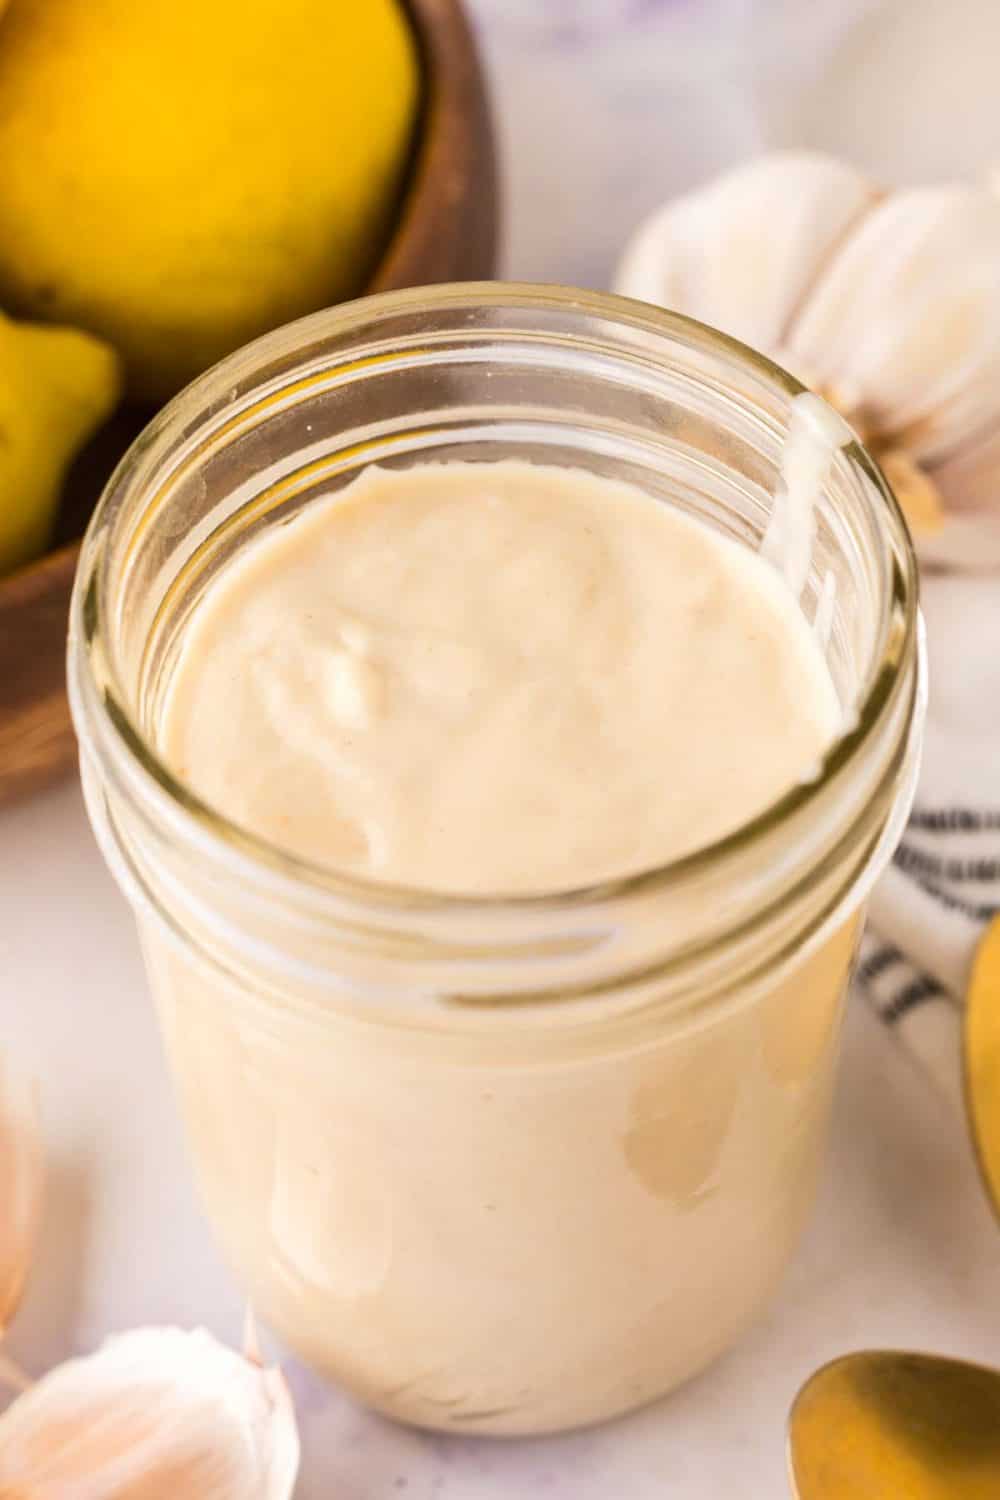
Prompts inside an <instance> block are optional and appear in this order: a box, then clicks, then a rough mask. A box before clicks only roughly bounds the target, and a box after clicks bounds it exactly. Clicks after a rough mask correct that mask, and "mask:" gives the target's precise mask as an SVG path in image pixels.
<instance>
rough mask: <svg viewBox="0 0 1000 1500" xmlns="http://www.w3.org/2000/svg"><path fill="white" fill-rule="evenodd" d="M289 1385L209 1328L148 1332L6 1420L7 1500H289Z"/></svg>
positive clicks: (1, 1423)
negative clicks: (10, 1498) (228, 1346)
mask: <svg viewBox="0 0 1000 1500" xmlns="http://www.w3.org/2000/svg"><path fill="white" fill-rule="evenodd" d="M298 1465H299V1440H298V1433H297V1429H296V1425H295V1416H294V1412H293V1410H292V1404H291V1399H290V1397H289V1394H288V1389H287V1386H286V1385H285V1382H284V1380H283V1379H282V1377H281V1375H280V1373H279V1372H278V1371H277V1370H265V1369H262V1368H261V1367H260V1366H259V1364H257V1363H255V1362H254V1361H253V1360H252V1359H247V1358H244V1357H243V1356H242V1355H239V1354H236V1353H234V1352H233V1351H232V1350H229V1349H226V1348H224V1347H223V1346H222V1345H221V1344H219V1343H217V1342H216V1340H215V1339H213V1338H212V1337H211V1336H210V1335H209V1334H208V1333H206V1332H205V1331H204V1330H198V1331H196V1332H193V1333H186V1332H184V1331H182V1330H181V1329H178V1328H147V1329H138V1330H136V1331H135V1332H133V1333H125V1334H121V1335H119V1336H118V1337H116V1338H112V1339H109V1340H108V1342H107V1343H106V1344H105V1345H104V1346H103V1348H101V1349H100V1350H99V1351H98V1352H97V1353H96V1354H94V1355H91V1356H89V1357H87V1358H83V1359H74V1360H70V1361H69V1362H68V1363H67V1364H64V1365H61V1366H60V1367H59V1368H58V1369H56V1370H54V1371H53V1372H52V1373H51V1374H50V1375H47V1376H46V1377H45V1378H44V1379H43V1380H41V1381H39V1382H38V1384H37V1385H35V1386H32V1387H31V1389H30V1390H28V1391H27V1392H25V1394H24V1395H23V1396H20V1397H19V1398H18V1399H17V1400H16V1401H15V1402H14V1403H13V1405H12V1406H10V1407H9V1408H8V1410H7V1411H6V1412H5V1413H4V1415H3V1416H2V1417H0V1496H6V1495H10V1496H16V1497H17V1500H68V1497H70V1496H72V1500H289V1497H290V1496H291V1493H292V1490H293V1488H294V1485H295V1478H296V1474H297V1472H298Z"/></svg>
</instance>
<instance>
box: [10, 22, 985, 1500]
mask: <svg viewBox="0 0 1000 1500" xmlns="http://www.w3.org/2000/svg"><path fill="white" fill-rule="evenodd" d="M478 8H479V10H480V12H481V15H482V17H483V20H484V26H485V30H486V39H487V47H488V52H489V57H490V62H491V65H492V68H493V71H494V77H495V91H496V95H497V99H498V103H499V105H500V107H501V109H502V111H503V121H504V124H503V132H502V134H503V140H504V144H505V147H506V150H507V156H508V191H509V221H508V222H509V231H508V242H507V255H506V269H507V270H508V272H509V273H512V274H517V275H523V276H537V277H540V278H547V279H554V278H561V279H564V280H576V281H578V282H590V283H594V284H603V283H605V282H606V281H607V279H608V277H609V274H610V269H611V265H612V262H613V259H614V255H615V253H616V250H617V248H618V246H619V244H620V242H621V240H622V238H623V237H624V235H625V233H626V232H627V231H628V229H629V228H630V227H631V225H632V223H633V222H634V221H635V219H636V218H637V217H638V215H639V214H640V213H641V212H643V211H644V210H645V209H646V208H648V207H650V206H652V204H654V203H655V202H656V201H658V200H659V199H660V198H661V197H662V196H663V195H664V194H665V193H666V192H668V191H670V190H673V189H675V188H676V187H679V186H683V185H685V184H686V183H688V182H691V181H693V180H695V179H696V178H697V177H698V176H700V175H701V174H702V173H703V172H705V171H708V170H712V169H714V167H716V166H717V165H721V164H722V163H723V162H725V161H728V160H731V159H733V158H734V157H736V156H739V155H742V154H745V152H746V151H748V150H751V149H753V148H754V147H755V146H756V145H757V144H758V139H757V135H758V133H759V132H760V130H761V129H762V127H761V126H760V121H759V111H758V110H757V109H756V108H755V107H754V105H753V89H752V87H751V83H748V82H747V80H746V77H745V73H746V53H745V50H744V49H743V44H742V43H741V36H743V35H745V33H743V32H741V30H740V27H742V26H745V23H746V19H747V14H748V11H750V10H753V8H754V7H753V5H752V4H750V3H749V0H748V3H737V0H733V3H726V0H701V3H700V4H697V3H695V0H673V3H672V4H671V3H666V0H590V3H586V4H584V3H582V0H579V3H577V0H507V3H505V0H478ZM782 8H784V9H785V11H786V12H788V10H789V8H788V6H787V4H786V5H784V7H783V6H782V5H781V4H778V0H775V3H774V4H771V3H770V0H765V4H764V6H763V9H766V10H769V11H772V12H773V13H774V16H778V14H779V12H780V11H781V10H782ZM849 8H850V7H846V6H841V7H839V9H838V14H839V15H841V16H842V15H843V14H844V13H845V10H846V9H849ZM820 9H822V8H820ZM830 9H831V11H832V9H833V7H831V8H830ZM581 18H582V19H581ZM789 24H790V25H791V22H790V23H789ZM778 37H779V43H780V45H779V48H778V50H779V51H780V50H781V47H783V46H785V45H786V43H787V46H788V47H789V48H793V49H794V47H799V48H801V38H799V41H798V42H796V40H795V37H794V36H793V35H792V32H791V31H789V32H788V33H787V35H786V33H784V32H782V31H780V28H779V32H778ZM734 84H738V85H739V87H736V88H735V92H734ZM713 121H714V124H713V123H712V122H713ZM0 1045H2V1046H3V1047H9V1048H10V1050H11V1052H12V1054H14V1055H15V1056H16V1057H17V1059H18V1061H19V1062H20V1063H22V1064H24V1065H25V1066H27V1067H32V1068H35V1069H36V1070H37V1071H38V1073H39V1074H40V1076H41V1077H42V1079H43V1082H44V1094H45V1112H46V1123H47V1128H48V1133H49V1139H50V1143H51V1149H52V1154H53V1162H54V1168H53V1183H52V1192H51V1194H50V1200H49V1209H48V1217H47V1222H46V1225H45V1232H44V1235H43V1242H42V1250H41V1254H40V1257H39V1260H38V1263H37V1265H36V1268H35V1274H34V1277H33V1280H32V1283H31V1286H30V1289H29V1295H28V1298H27V1301H26V1303H25V1305H24V1307H23V1310H22V1313H21V1315H20V1317H19V1318H18V1321H17V1323H16V1326H15V1331H14V1335H13V1339H12V1353H14V1354H15V1356H16V1357H19V1358H20V1359H21V1360H22V1361H23V1363H24V1364H25V1365H26V1366H27V1367H28V1368H30V1369H31V1370H34V1371H41V1370H43V1369H44V1368H45V1367H46V1366H47V1365H48V1364H50V1363H52V1362H53V1361H55V1360H58V1359H61V1358H63V1357H65V1356H66V1355H67V1354H69V1353H71V1352H74V1351H82V1350H86V1349H90V1348H92V1347H94V1345H95V1344H97V1343H98V1342H99V1341H100V1339H101V1338H102V1337H103V1336H104V1335H105V1334H107V1333H109V1332H111V1331H113V1330H116V1329H121V1328H125V1327H128V1326H131V1325H134V1324H137V1323H149V1322H179V1323H182V1324H194V1323H204V1324H206V1325H208V1326H209V1327H210V1328H211V1329H213V1330H214V1331H215V1332H217V1333H218V1334H219V1335H220V1336H222V1337H225V1338H229V1339H236V1338H238V1335H239V1327H240V1317H241V1304H240V1298H239V1295H238V1293H237V1291H236V1289H235V1287H234V1285H233V1284H232V1282H231V1280H230V1278H229V1276H228V1274H227V1272H226V1271H225V1269H224V1268H223V1267H222V1265H221V1264H220V1262H219V1260H218V1258H217V1256H216V1254H215V1252H214V1250H213V1247H212V1244H211V1242H210V1240H209V1237H208V1233H207V1230H206V1228H205V1225H204V1223H203V1221H202V1219H201V1216H200V1213H199V1211H198V1207H197V1205H196V1203H195V1200H194V1196H193V1191H192V1187H191V1183H190V1180H189V1176H188V1172H187V1169H186V1166H185V1163H184V1160H183V1153H182V1145H181V1141H180V1136H179V1129H178V1124H177V1121H176V1119H175V1116H174V1111H173V1106H172V1101H171V1099H170V1096H169V1091H168V1085H167V1079H166V1076H165V1072H164V1067H163V1063H162V1059H161V1056H160V1049H159V1044H158V1039H157V1036H156V1032H155V1026H154V1020H153V1016H152V1012H151V1008H150V1005H149V1002H148V999H147V995H146V989H145V984H144V980H143V975H142V971H141V966H140V961H139V954H138V950H137V946H136V942H135V939H134V936H133V932H132V927H131V922H130V918H129V914H128V911H127V909H126V907H125V905H124V902H123V901H122V899H121V898H120V897H119V895H118V893H117V892H116V890H115V889H114V887H113V885H112V883H111V880H110V878H109V876H108V875H107V874H106V872H105V870H104V868H103V866H102V864H101V861H100V859H99V856H98V854H97V851H96V848H95V846H94V845H93V842H92V840H91V837H90V834H89V830H88V829H87V826H86V823H85V819H84V815H83V811H82V806H81V802H80V796H79V791H78V788H77V786H76V785H75V783H72V782H71V783H67V784H66V785H65V786H63V787H60V788H57V789H55V790H54V791H52V792H49V793H47V794H45V795H43V796H41V797H38V798H36V799H34V800H32V801H31V802H28V803H26V804H24V805H23V806H21V807H18V808H15V809H13V810H11V811H8V812H6V813H4V814H0ZM869 1344H881V1345H908V1346H919V1347H922V1348H928V1349H935V1350H939V1351H941V1352H950V1353H955V1354H960V1355H964V1356H967V1357H972V1358H979V1359H984V1360H987V1361H991V1362H996V1363H1000V1232H998V1230H997V1229H996V1227H995V1226H994V1225H993V1223H992V1221H991V1219H990V1217H989V1215H988V1213H987V1211H986V1209H985V1207H984V1204H983V1201H982V1198H981V1195H980V1191H979V1187H978V1183H977V1181H976V1178H975V1174H974V1170H973V1166H972V1162H971V1158H970V1153H969V1150H968V1147H967V1143H966V1141H965V1138H964V1133H963V1130H962V1126H961V1123H960V1121H959V1120H957V1119H956V1118H952V1117H950V1116H949V1115H948V1114H947V1112H946V1110H945V1108H944V1106H943V1105H941V1104H940V1103H939V1102H938V1101H937V1100H936V1098H934V1097H931V1096H929V1095H928V1092H927V1088H926V1086H925V1085H924V1084H923V1083H922V1081H921V1079H920V1078H919V1077H918V1076H917V1075H916V1074H914V1073H913V1072H912V1071H911V1069H910V1067H909V1065H908V1064H907V1063H906V1061H905V1059H903V1058H902V1057H901V1056H899V1055H898V1054H897V1053H896V1052H895V1051H894V1050H893V1048H892V1046H891V1044H890V1043H889V1042H888V1041H887V1040H886V1037H885V1036H884V1034H883V1033H882V1031H881V1030H880V1029H879V1028H878V1026H877V1025H876V1023H875V1022H874V1021H873V1020H872V1019H871V1018H870V1017H869V1016H868V1015H867V1014H866V1013H863V1012H862V1011H861V1010H860V1008H859V1007H856V1008H854V1009H853V1010H852V1014H851V1018H850V1023H849V1026H848V1031H847V1040H846V1047H845V1057H844V1065H843V1070H842V1074H841V1081H840V1089H839V1094H838V1099H837V1106H836V1117H835V1120H834V1130H833V1139H832V1149H831V1154H830V1159H829V1165H828V1168H827V1171H826V1175H825V1179H824V1183H823V1188H822V1193H821V1199H820V1203H819V1205H818V1208H817V1211H816V1214H815V1217H814V1220H813V1223H812V1225H811V1228H810V1230H809V1232H808V1235H807V1238H806V1240H805V1242H804V1244H803V1246H802V1248H801V1250H800V1252H799V1254H798V1256H797V1258H796V1260H795V1262H794V1264H793V1266H792V1268H791V1271H790V1273H789V1275H788V1278H787V1280H786V1282H785V1285H784V1288H783V1290H782V1292H781V1295H780V1296H779V1298H778V1300H777V1302H776V1303H775V1305H774V1306H773V1308H772V1309H771V1311H770V1313H769V1314H768V1316H767V1317H766V1319H765V1320H764V1321H763V1322H762V1323H761V1324H760V1325H759V1327H758V1328H757V1329H756V1331H755V1332H754V1333H753V1334H752V1336H751V1337H750V1338H749V1339H748V1340H747V1341H746V1342H745V1343H744V1344H743V1345H742V1347H741V1348H740V1349H738V1350H737V1351H736V1352H734V1353H733V1354H731V1355H730V1356H729V1357H728V1358H726V1359H725V1360H723V1361H722V1362H721V1363H720V1364H719V1365H717V1366H716V1367H715V1368H714V1369H713V1370H711V1371H710V1372H709V1373H707V1374H706V1375H704V1376H703V1377H702V1378H701V1379H699V1380H698V1381H696V1382H694V1383H693V1384H691V1385H690V1386H688V1387H687V1388H686V1389H684V1390H683V1391H681V1392H679V1393H677V1394H676V1395H675V1396H674V1397H672V1398H671V1399H669V1400H667V1401H665V1402H663V1403H660V1404H659V1405H658V1406H656V1407H653V1408H650V1409H648V1410H646V1411H644V1412H642V1413H639V1414H638V1415H636V1416H634V1417H632V1418H629V1419H626V1420H624V1421H621V1422H618V1423H616V1424H613V1425H611V1426H608V1427H605V1428H603V1429H599V1430H596V1431H593V1432H588V1433H585V1434H582V1435H578V1436H576V1437H572V1438H565V1439H560V1440H551V1441H547V1442H544V1441H539V1442H530V1443H499V1444H490V1443H485V1442H475V1441H471V1440H455V1439H447V1440H445V1439H438V1438H433V1437H428V1436H424V1435H421V1434H418V1433H414V1432H410V1431H404V1430H402V1429H399V1428H395V1427H393V1426H391V1425H389V1424H387V1423H386V1422H384V1421H382V1420H380V1419H378V1418H375V1417H372V1416H370V1415H368V1414H366V1413H364V1412H362V1411H360V1410H359V1409H358V1408H357V1407H355V1406H354V1405H353V1404H352V1403H351V1402H350V1401H348V1400H347V1399H345V1398H344V1397H342V1396H341V1395H339V1394H338V1393H337V1392H335V1391H333V1390H330V1389H328V1388H325V1387H323V1386H322V1385H321V1384H320V1383H319V1382H318V1381H316V1380H314V1379H313V1378H312V1377H311V1376H310V1375H308V1373H307V1372H305V1371H304V1370H302V1369H301V1368H299V1367H297V1366H296V1365H295V1364H294V1362H292V1363H291V1364H290V1366H289V1369H290V1378H291V1381H292V1384H293V1387H294V1390H295V1394H296V1398H297V1403H298V1407H299V1411H300V1417H301V1423H302V1430H303V1437H304V1465H303V1474H302V1480H301V1483H300V1486H299V1490H298V1492H297V1493H298V1497H299V1500H386V1497H397V1496H402V1497H404V1500H500V1497H505V1500H509V1497H512V1496H517V1497H524V1500H528V1497H535V1496H538V1497H542V1496H553V1497H556V1496H559V1497H562V1496H565V1497H573V1500H624V1497H628V1500H654V1497H655V1500H674V1497H678V1500H709V1497H711V1500H716V1497H718V1496H720V1495H727V1494H740V1495H747V1496H752V1497H754V1500H757V1497H761V1500H764V1497H771V1496H773V1497H781V1496H784V1495H785V1494H786V1493H787V1487H786V1481H785V1477H784V1456H783V1426H784V1419H785V1413H786V1410H787V1407H788V1404H789V1401H790V1399H791V1397H792V1396H793V1394H794V1392H795V1390H796V1388H797V1386H798V1384H799V1383H800V1381H801V1380H802V1379H803V1378H804V1377H805V1376H806V1375H807V1374H808V1373H809V1371H810V1370H811V1369H813V1368H814V1367H815V1366H816V1365H817V1364H819V1363H821V1362H822V1361H823V1360H824V1359H826V1358H829V1357H831V1356H833V1355H835V1354H838V1353H841V1352H843V1351H846V1350H848V1349H852V1348H857V1347H860V1346H864V1345H869Z"/></svg>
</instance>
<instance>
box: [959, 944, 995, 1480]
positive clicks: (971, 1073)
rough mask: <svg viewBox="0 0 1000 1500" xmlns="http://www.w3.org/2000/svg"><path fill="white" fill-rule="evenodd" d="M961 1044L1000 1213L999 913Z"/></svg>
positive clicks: (974, 981) (980, 956) (976, 968)
mask: <svg viewBox="0 0 1000 1500" xmlns="http://www.w3.org/2000/svg"><path fill="white" fill-rule="evenodd" d="M962 1048H963V1054H964V1057H963V1062H964V1073H965V1099H966V1111H967V1113H968V1116H969V1124H970V1125H971V1127H972V1139H973V1142H974V1144H975V1148H976V1159H977V1161H978V1162H979V1172H980V1176H981V1177H982V1179H983V1185H984V1187H985V1188H986V1193H987V1196H988V1197H989V1200H990V1203H991V1204H992V1205H993V1211H994V1213H995V1214H996V1215H997V1217H998V1218H1000V917H994V919H993V921H992V922H991V923H990V925H989V927H987V929H986V932H985V933H984V935H983V937H982V938H981V939H980V941H979V946H978V948H977V949H976V956H975V958H974V960H973V964H972V977H971V978H970V980H969V987H968V990H967V991H966V996H965V1026H964V1030H963V1044H962ZM997 1493H998V1495H1000V1491H998V1492H997Z"/></svg>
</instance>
